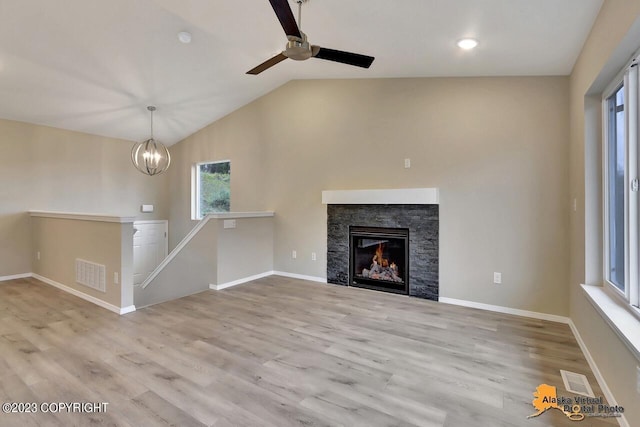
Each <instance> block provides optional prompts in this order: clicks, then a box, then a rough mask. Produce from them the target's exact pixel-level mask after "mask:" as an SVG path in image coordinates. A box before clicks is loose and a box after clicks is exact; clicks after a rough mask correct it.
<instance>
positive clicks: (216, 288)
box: [209, 271, 273, 291]
mask: <svg viewBox="0 0 640 427" xmlns="http://www.w3.org/2000/svg"><path fill="white" fill-rule="evenodd" d="M272 275H273V271H267V272H265V273H260V274H254V275H253V276H249V277H245V278H243V279H238V280H234V281H232V282H227V283H222V284H220V285H214V284H210V285H209V289H213V290H214V291H221V290H223V289H227V288H230V287H232V286H236V285H241V284H243V283H247V282H251V281H252V280H258V279H262V278H263V277H268V276H272Z"/></svg>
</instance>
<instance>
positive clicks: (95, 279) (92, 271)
mask: <svg viewBox="0 0 640 427" xmlns="http://www.w3.org/2000/svg"><path fill="white" fill-rule="evenodd" d="M105 270H106V268H105V266H104V265H101V264H96V263H94V262H90V261H85V260H83V259H79V258H77V259H76V282H77V283H80V284H81V285H84V286H88V287H90V288H93V289H96V290H98V291H101V292H106V291H107V288H106V273H105Z"/></svg>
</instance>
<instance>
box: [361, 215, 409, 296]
mask: <svg viewBox="0 0 640 427" xmlns="http://www.w3.org/2000/svg"><path fill="white" fill-rule="evenodd" d="M349 243H350V250H349V251H350V254H351V255H350V260H349V267H350V268H349V270H350V273H349V283H350V285H351V286H358V287H363V288H369V289H375V290H381V291H387V292H395V293H402V294H407V293H408V290H409V286H408V281H409V274H408V273H409V230H408V229H404V228H377V227H353V226H352V227H349Z"/></svg>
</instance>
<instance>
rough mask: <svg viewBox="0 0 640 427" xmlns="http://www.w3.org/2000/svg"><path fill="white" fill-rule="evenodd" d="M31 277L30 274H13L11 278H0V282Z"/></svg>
mask: <svg viewBox="0 0 640 427" xmlns="http://www.w3.org/2000/svg"><path fill="white" fill-rule="evenodd" d="M29 277H33V274H32V273H22V274H14V275H11V276H0V282H6V281H7V280H16V279H27V278H29Z"/></svg>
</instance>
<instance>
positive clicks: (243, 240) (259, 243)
mask: <svg viewBox="0 0 640 427" xmlns="http://www.w3.org/2000/svg"><path fill="white" fill-rule="evenodd" d="M235 221H236V228H224V220H223V219H219V220H215V222H216V223H217V225H218V240H217V246H218V249H217V259H216V263H217V264H218V274H217V277H216V279H215V283H214V282H211V284H213V285H224V284H226V283H229V282H234V281H236V280H241V279H245V278H247V277H251V276H255V275H258V274H264V273H268V272H271V271H273V239H274V236H273V228H274V227H273V223H274V219H273V217H263V218H238V219H236V220H235Z"/></svg>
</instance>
